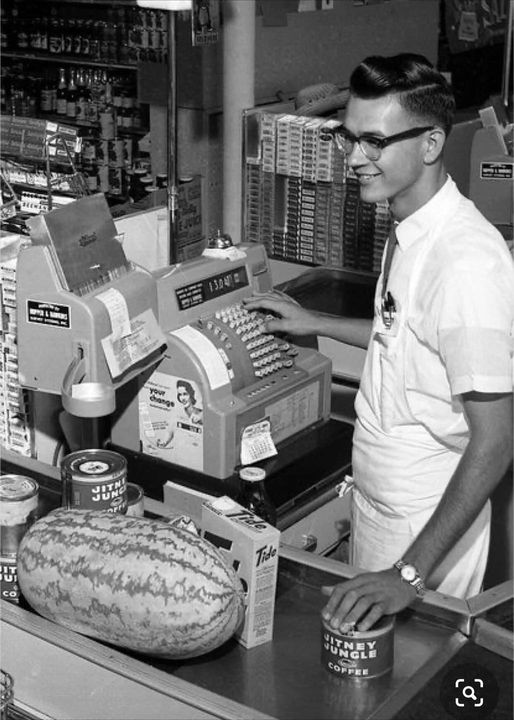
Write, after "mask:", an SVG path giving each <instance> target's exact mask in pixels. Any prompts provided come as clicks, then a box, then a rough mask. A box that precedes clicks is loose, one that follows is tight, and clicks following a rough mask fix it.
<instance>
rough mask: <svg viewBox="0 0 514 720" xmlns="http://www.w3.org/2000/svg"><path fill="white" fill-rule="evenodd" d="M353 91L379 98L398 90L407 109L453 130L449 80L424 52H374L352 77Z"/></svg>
mask: <svg viewBox="0 0 514 720" xmlns="http://www.w3.org/2000/svg"><path fill="white" fill-rule="evenodd" d="M350 94H351V95H354V96H355V97H359V98H363V99H375V98H379V97H383V96H385V95H390V94H396V95H398V101H399V103H400V105H402V107H403V108H405V110H407V111H408V112H409V113H411V114H412V115H414V116H416V117H417V118H419V119H420V120H423V121H429V122H432V123H433V124H434V125H439V126H440V127H442V128H443V130H444V131H445V133H446V135H448V134H449V133H450V130H451V128H452V124H453V116H454V114H455V98H454V95H453V92H452V89H451V87H450V85H449V83H448V82H447V81H446V78H445V77H444V76H443V75H441V73H440V72H439V71H438V70H436V69H435V68H434V66H433V65H432V64H431V63H430V61H429V60H427V59H426V57H424V56H423V55H416V54H414V53H401V54H400V55H393V56H391V57H382V56H380V55H371V56H369V57H367V58H365V59H364V60H363V61H362V62H361V63H360V64H359V65H358V66H357V67H356V68H355V70H354V71H353V73H352V74H351V77H350Z"/></svg>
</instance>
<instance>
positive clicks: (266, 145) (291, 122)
mask: <svg viewBox="0 0 514 720" xmlns="http://www.w3.org/2000/svg"><path fill="white" fill-rule="evenodd" d="M255 116H256V117H257V127H258V135H259V138H258V145H259V151H258V152H257V153H254V155H253V156H252V157H247V159H246V192H245V210H246V213H245V240H247V241H250V242H262V243H264V245H265V246H266V249H267V251H268V254H269V255H270V256H271V257H274V258H276V259H283V260H289V261H295V262H303V263H307V264H311V265H316V264H321V265H327V266H332V267H340V268H343V267H344V268H349V269H355V270H364V271H370V272H377V271H378V270H379V269H380V259H381V255H382V250H383V247H384V244H385V241H386V239H387V235H388V231H389V225H390V218H389V211H388V208H387V205H386V204H370V203H365V202H363V201H361V199H360V190H359V184H358V181H357V179H356V177H355V176H354V175H353V173H352V171H351V170H350V168H349V167H348V166H347V163H346V158H345V156H344V154H343V153H341V152H339V151H338V150H337V148H336V145H335V143H334V142H333V140H332V135H331V133H332V131H333V130H334V129H336V128H337V127H338V126H340V125H341V123H340V122H339V121H338V120H336V119H328V120H327V119H324V118H311V117H299V116H296V115H291V114H281V113H271V112H266V111H261V110H258V111H256V113H255Z"/></svg>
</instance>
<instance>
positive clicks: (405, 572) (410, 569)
mask: <svg viewBox="0 0 514 720" xmlns="http://www.w3.org/2000/svg"><path fill="white" fill-rule="evenodd" d="M394 567H395V568H396V569H397V570H398V571H399V572H400V577H401V579H402V580H403V581H404V582H406V583H409V585H412V587H413V588H414V590H415V591H416V593H417V595H419V597H423V595H424V594H425V583H424V582H423V578H422V577H421V575H420V574H419V572H418V571H417V570H416V568H415V567H414V565H410V564H409V563H406V562H403V560H398V562H395V563H394Z"/></svg>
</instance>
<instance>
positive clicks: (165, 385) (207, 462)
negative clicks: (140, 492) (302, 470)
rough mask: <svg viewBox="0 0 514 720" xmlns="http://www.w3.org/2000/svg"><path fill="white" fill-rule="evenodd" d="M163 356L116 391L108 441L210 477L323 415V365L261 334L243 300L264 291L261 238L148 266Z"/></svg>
mask: <svg viewBox="0 0 514 720" xmlns="http://www.w3.org/2000/svg"><path fill="white" fill-rule="evenodd" d="M154 276H155V277H156V282H157V294H158V307H159V325H160V327H161V329H162V330H163V332H164V333H165V335H166V339H167V348H166V351H165V353H164V357H163V359H162V360H160V362H159V363H158V364H157V365H156V366H155V367H154V368H153V369H152V370H150V371H145V372H143V373H142V374H141V375H140V376H139V377H138V379H137V385H138V390H137V392H134V390H133V388H130V387H127V388H124V389H122V390H121V391H120V392H119V393H118V402H117V410H116V412H115V415H114V420H113V425H112V434H111V436H112V441H113V443H114V444H116V445H118V446H122V447H126V448H128V449H132V450H141V451H142V452H143V453H145V454H147V455H151V456H153V457H157V458H160V459H161V460H165V461H168V462H170V463H173V464H174V465H177V466H182V467H186V468H188V469H191V470H195V471H197V472H200V473H205V474H208V475H209V476H212V477H215V478H226V477H229V476H230V475H232V473H233V472H234V469H235V468H236V467H238V466H239V465H244V464H250V463H253V462H258V461H262V460H265V459H266V458H269V457H273V456H275V455H276V454H277V453H278V449H279V447H280V446H281V444H283V443H285V442H287V441H288V440H289V439H291V438H293V437H294V436H297V435H298V434H299V433H301V432H303V431H306V430H307V429H309V428H311V427H313V426H316V425H318V424H320V423H323V422H325V421H326V420H327V419H328V417H329V414H330V385H331V362H330V360H329V359H328V358H326V357H325V356H324V355H322V354H321V353H319V352H317V351H316V350H315V349H313V348H311V347H300V346H298V345H296V344H293V343H292V342H291V341H289V340H287V339H284V338H279V337H276V336H275V335H272V334H270V333H268V332H267V331H266V328H265V317H264V315H263V314H262V313H261V312H256V311H254V312H248V310H247V309H246V308H245V306H244V303H243V300H244V298H245V297H248V296H249V295H251V294H252V292H254V291H258V292H263V291H265V290H269V289H270V288H271V273H270V269H269V264H268V259H267V256H266V253H265V250H264V247H263V246H262V245H258V244H253V243H252V244H249V245H238V246H237V247H229V248H227V249H226V250H224V251H222V252H220V253H218V254H217V255H215V256H214V257H210V256H207V257H206V256H203V257H201V258H199V259H196V260H192V261H189V262H187V263H184V264H181V265H176V266H172V267H170V268H167V269H165V270H164V271H162V272H160V273H154Z"/></svg>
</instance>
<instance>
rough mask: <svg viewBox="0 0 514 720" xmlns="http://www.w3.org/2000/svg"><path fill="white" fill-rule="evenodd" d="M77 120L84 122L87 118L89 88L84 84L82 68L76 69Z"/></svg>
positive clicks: (84, 77) (84, 76)
mask: <svg viewBox="0 0 514 720" xmlns="http://www.w3.org/2000/svg"><path fill="white" fill-rule="evenodd" d="M76 118H77V120H79V121H80V122H85V121H87V120H89V90H88V88H87V84H86V73H85V70H84V68H79V69H78V70H77V114H76Z"/></svg>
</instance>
